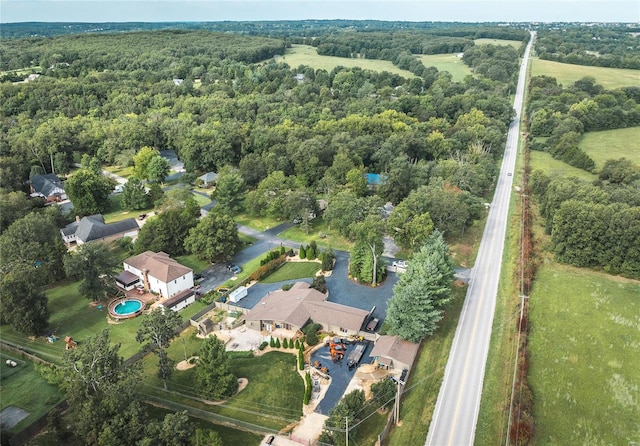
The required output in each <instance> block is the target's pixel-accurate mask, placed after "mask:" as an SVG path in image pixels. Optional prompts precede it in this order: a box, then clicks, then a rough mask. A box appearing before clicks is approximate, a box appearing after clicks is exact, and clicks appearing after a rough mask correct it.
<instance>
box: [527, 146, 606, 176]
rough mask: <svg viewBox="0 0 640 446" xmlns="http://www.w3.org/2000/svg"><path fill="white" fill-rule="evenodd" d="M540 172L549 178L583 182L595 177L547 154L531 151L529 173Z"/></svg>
mask: <svg viewBox="0 0 640 446" xmlns="http://www.w3.org/2000/svg"><path fill="white" fill-rule="evenodd" d="M534 170H542V171H543V172H544V173H546V174H547V175H548V176H549V177H551V178H558V177H577V178H582V179H583V180H587V181H593V180H595V179H596V176H595V175H594V174H592V173H589V172H587V171H586V170H582V169H578V168H577V167H573V166H570V165H569V164H567V163H565V162H564V161H560V160H557V159H554V158H553V157H552V156H551V155H550V154H549V153H547V152H540V151H536V150H532V151H531V171H532V172H533V171H534Z"/></svg>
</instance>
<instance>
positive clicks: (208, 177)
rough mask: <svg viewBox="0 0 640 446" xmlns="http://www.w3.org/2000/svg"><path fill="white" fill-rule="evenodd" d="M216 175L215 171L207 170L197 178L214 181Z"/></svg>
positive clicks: (207, 181) (208, 181) (206, 181)
mask: <svg viewBox="0 0 640 446" xmlns="http://www.w3.org/2000/svg"><path fill="white" fill-rule="evenodd" d="M217 177H218V174H217V173H215V172H207V173H205V174H204V175H200V176H199V177H198V178H200V179H201V180H202V181H204V182H205V183H210V182H212V181H215V180H216V178H217Z"/></svg>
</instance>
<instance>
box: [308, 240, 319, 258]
mask: <svg viewBox="0 0 640 446" xmlns="http://www.w3.org/2000/svg"><path fill="white" fill-rule="evenodd" d="M316 257H318V245H317V244H316V241H315V240H311V243H309V246H308V247H307V259H309V260H314V259H315V258H316Z"/></svg>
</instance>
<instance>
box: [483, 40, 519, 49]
mask: <svg viewBox="0 0 640 446" xmlns="http://www.w3.org/2000/svg"><path fill="white" fill-rule="evenodd" d="M474 42H475V44H476V45H502V46H512V47H514V48H515V49H518V48H520V47H521V46H522V42H520V41H519V40H502V39H475V40H474Z"/></svg>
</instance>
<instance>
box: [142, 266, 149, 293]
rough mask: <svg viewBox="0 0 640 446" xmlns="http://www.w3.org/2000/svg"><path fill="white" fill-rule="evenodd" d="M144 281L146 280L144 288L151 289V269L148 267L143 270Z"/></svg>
mask: <svg viewBox="0 0 640 446" xmlns="http://www.w3.org/2000/svg"><path fill="white" fill-rule="evenodd" d="M142 281H143V282H144V289H145V290H147V291H150V288H149V270H148V269H143V270H142Z"/></svg>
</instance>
